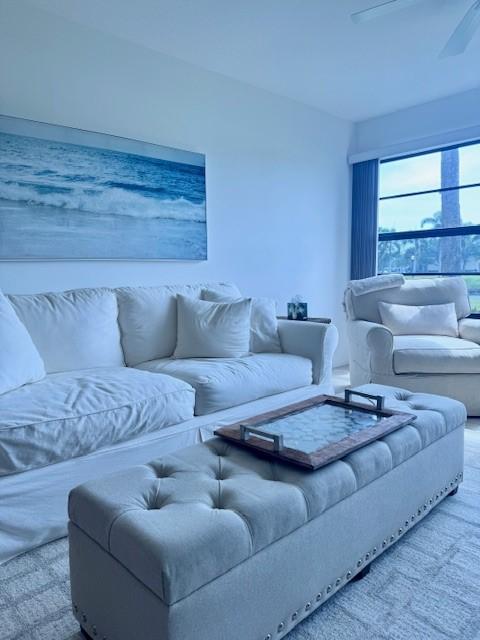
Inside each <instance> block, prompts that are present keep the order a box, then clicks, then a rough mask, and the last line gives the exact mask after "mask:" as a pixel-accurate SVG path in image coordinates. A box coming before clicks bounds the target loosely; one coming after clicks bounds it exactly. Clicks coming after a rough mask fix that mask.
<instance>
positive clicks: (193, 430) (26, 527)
mask: <svg viewBox="0 0 480 640" xmlns="http://www.w3.org/2000/svg"><path fill="white" fill-rule="evenodd" d="M205 289H207V290H212V291H215V292H217V293H220V294H222V295H225V296H226V297H231V298H235V297H238V296H239V295H240V293H239V291H238V289H237V288H236V287H235V285H232V284H228V283H207V284H197V285H179V286H159V287H148V288H142V287H138V288H121V289H116V290H111V289H105V288H100V289H79V290H73V291H67V292H62V293H48V294H47V293H46V294H33V295H9V296H8V299H9V301H10V303H11V304H12V306H13V308H14V310H15V312H16V314H17V316H18V317H19V318H20V320H21V321H22V323H23V324H24V325H25V327H26V328H27V330H28V332H29V334H30V336H31V338H32V340H33V343H34V345H35V346H36V348H37V350H38V352H39V353H40V356H41V357H42V359H43V362H44V364H45V370H46V376H45V377H44V378H43V379H41V380H39V381H38V382H34V383H31V384H26V385H24V386H22V387H20V388H18V389H14V390H12V391H8V392H6V393H3V394H1V395H0V504H1V509H0V563H1V562H4V561H6V560H7V559H9V558H11V557H13V556H15V555H17V554H18V553H21V552H23V551H26V550H28V549H31V548H33V547H35V546H37V545H39V544H42V543H45V542H47V541H50V540H53V539H55V538H58V537H61V536H63V535H65V534H66V524H67V505H66V500H67V495H68V492H69V491H70V489H71V488H72V487H74V486H75V485H77V484H79V483H81V482H84V481H85V480H88V479H92V478H95V477H98V476H100V475H103V474H105V473H108V472H110V471H114V470H119V469H121V468H123V467H127V466H131V465H132V464H139V463H144V462H146V461H148V460H150V459H152V458H153V457H155V456H158V455H162V454H165V453H168V452H170V451H173V450H175V449H178V448H180V447H183V446H186V445H189V444H193V443H195V442H199V441H202V440H204V439H206V438H208V437H210V435H211V434H212V432H213V429H214V428H215V427H216V426H217V425H220V424H226V423H228V422H231V421H234V420H237V419H241V418H243V417H247V416H248V415H253V414H256V413H260V412H262V411H265V410H269V409H271V408H274V407H277V406H280V405H282V404H286V403H288V402H293V401H296V400H299V399H303V398H305V397H309V396H311V395H315V394H318V393H331V392H332V386H331V370H332V356H333V353H334V350H335V348H336V344H337V331H336V329H335V327H334V326H332V325H323V324H314V323H309V322H289V321H280V322H279V325H278V332H279V338H280V344H281V348H280V347H279V349H278V352H275V353H251V354H249V355H248V356H245V357H241V358H235V359H232V358H216V359H213V358H210V359H202V358H195V359H183V360H181V359H175V358H172V354H173V351H174V349H175V345H176V327H177V317H176V296H177V294H179V293H182V294H184V295H188V296H192V297H197V298H198V297H200V296H201V293H202V291H203V290H205Z"/></svg>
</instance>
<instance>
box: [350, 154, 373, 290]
mask: <svg viewBox="0 0 480 640" xmlns="http://www.w3.org/2000/svg"><path fill="white" fill-rule="evenodd" d="M377 209H378V160H367V161H365V162H358V163H357V164H354V165H353V176H352V242H351V262H350V277H351V279H352V280H358V279H360V278H368V277H369V276H374V275H376V273H377V237H378V228H377V224H378V223H377Z"/></svg>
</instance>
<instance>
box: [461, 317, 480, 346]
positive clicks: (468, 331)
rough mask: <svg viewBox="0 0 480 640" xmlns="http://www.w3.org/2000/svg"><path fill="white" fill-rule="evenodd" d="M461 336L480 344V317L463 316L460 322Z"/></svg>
mask: <svg viewBox="0 0 480 640" xmlns="http://www.w3.org/2000/svg"><path fill="white" fill-rule="evenodd" d="M458 333H459V336H460V338H463V339H464V340H470V341H471V342H476V343H477V344H480V318H463V319H462V320H460V321H459V323H458Z"/></svg>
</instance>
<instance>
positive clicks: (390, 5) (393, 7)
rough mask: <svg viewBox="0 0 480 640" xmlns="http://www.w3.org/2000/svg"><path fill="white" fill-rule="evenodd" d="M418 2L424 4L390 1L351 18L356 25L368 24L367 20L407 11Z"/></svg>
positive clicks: (357, 13)
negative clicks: (403, 10)
mask: <svg viewBox="0 0 480 640" xmlns="http://www.w3.org/2000/svg"><path fill="white" fill-rule="evenodd" d="M418 2H423V0H388V2H382V4H377V5H375V6H374V7H370V8H369V9H363V11H357V12H355V13H352V14H351V16H350V17H351V19H352V20H353V22H356V23H359V22H367V20H373V19H375V18H380V17H381V16H384V15H386V14H387V13H392V12H393V11H399V10H400V9H405V8H406V7H409V6H410V5H411V4H417V3H418Z"/></svg>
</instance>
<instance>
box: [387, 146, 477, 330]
mask: <svg viewBox="0 0 480 640" xmlns="http://www.w3.org/2000/svg"><path fill="white" fill-rule="evenodd" d="M472 145H480V139H478V140H470V141H468V142H462V143H460V144H450V145H448V146H444V147H436V148H434V149H429V150H427V151H418V152H416V153H408V154H405V155H400V156H394V157H390V158H383V159H380V160H379V164H380V165H382V164H388V163H389V162H396V161H398V160H407V159H408V158H417V157H418V156H426V155H431V154H433V153H441V152H442V151H450V150H451V149H462V148H463V147H470V146H472ZM474 187H480V182H474V183H469V184H463V185H458V186H455V187H443V188H442V187H439V188H438V189H425V190H423V191H412V192H409V193H400V194H393V195H388V196H380V195H378V203H380V202H381V201H383V200H394V199H397V198H408V197H411V196H420V195H426V194H431V193H440V194H441V193H443V192H446V191H462V190H463V189H471V188H474ZM377 228H378V222H377ZM474 235H478V236H480V224H476V225H467V226H464V227H439V228H433V229H417V230H412V231H385V232H381V233H380V232H378V231H377V255H378V247H379V243H380V242H385V241H389V240H390V241H391V240H415V239H419V238H442V237H455V236H474ZM381 273H383V272H380V271H379V269H378V260H377V274H378V275H380V274H381ZM403 275H405V276H407V277H408V276H411V277H418V276H426V277H439V278H441V277H449V276H480V271H473V272H472V271H461V272H440V271H436V272H431V271H430V272H415V273H411V272H409V273H403ZM469 317H470V318H480V311H479V312H477V313H471V314H470V316H469Z"/></svg>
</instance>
